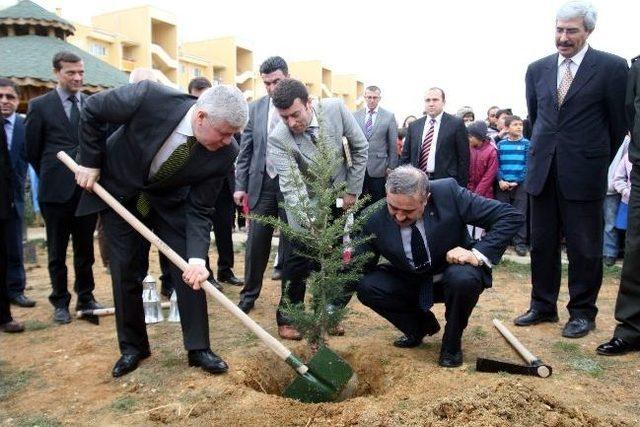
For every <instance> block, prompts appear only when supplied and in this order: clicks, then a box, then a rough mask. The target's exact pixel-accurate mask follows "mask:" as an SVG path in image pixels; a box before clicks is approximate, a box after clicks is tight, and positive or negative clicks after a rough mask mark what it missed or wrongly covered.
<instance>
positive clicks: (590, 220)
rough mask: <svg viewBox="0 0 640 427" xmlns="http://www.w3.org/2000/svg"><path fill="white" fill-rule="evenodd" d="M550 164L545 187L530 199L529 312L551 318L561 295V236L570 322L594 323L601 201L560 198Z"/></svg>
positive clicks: (599, 271) (598, 282) (599, 277)
mask: <svg viewBox="0 0 640 427" xmlns="http://www.w3.org/2000/svg"><path fill="white" fill-rule="evenodd" d="M556 176H557V175H556V170H555V162H552V166H551V170H550V171H549V176H548V178H547V182H546V183H545V186H544V188H543V189H542V192H541V193H540V195H538V196H531V201H530V202H531V281H532V285H533V286H532V290H531V309H533V310H537V311H540V312H543V313H555V312H556V311H557V307H556V303H557V301H558V293H559V292H560V277H561V264H560V249H561V240H562V237H563V236H564V238H565V240H566V244H567V257H568V258H569V303H568V304H567V309H568V310H569V315H570V316H571V318H576V317H579V318H586V319H589V320H593V319H595V317H596V314H597V313H598V309H597V307H596V299H597V298H598V292H599V291H600V286H601V285H602V230H603V223H604V222H603V221H604V220H603V215H602V203H603V199H599V200H591V201H574V200H567V199H565V198H564V197H563V196H562V194H561V192H560V189H559V188H558V182H557V179H556Z"/></svg>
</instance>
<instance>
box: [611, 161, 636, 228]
mask: <svg viewBox="0 0 640 427" xmlns="http://www.w3.org/2000/svg"><path fill="white" fill-rule="evenodd" d="M632 167H633V164H632V163H631V161H630V160H629V152H627V153H626V154H625V155H624V156H623V157H622V160H621V161H620V163H619V164H618V167H617V168H616V173H615V175H614V176H613V188H615V190H616V191H617V192H618V193H620V196H621V197H620V204H619V205H618V214H617V216H616V228H617V229H619V230H626V229H627V216H628V209H629V208H628V206H629V194H630V193H631V168H632Z"/></svg>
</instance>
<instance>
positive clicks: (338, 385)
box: [283, 346, 353, 403]
mask: <svg viewBox="0 0 640 427" xmlns="http://www.w3.org/2000/svg"><path fill="white" fill-rule="evenodd" d="M307 367H308V368H309V371H308V372H307V373H306V374H304V375H298V376H297V377H296V379H295V380H293V382H292V383H291V384H289V386H288V387H287V388H286V389H285V390H284V393H283V395H284V396H285V397H289V398H291V399H296V400H299V401H301V402H304V403H320V402H333V401H335V400H337V399H338V397H339V396H340V394H341V393H342V391H343V389H344V388H345V387H346V386H347V384H348V383H349V380H351V377H352V376H353V369H351V366H349V364H348V363H347V362H346V361H345V360H344V359H343V358H342V357H340V356H338V355H337V354H336V353H334V352H333V351H331V350H330V349H329V348H328V347H324V346H323V347H321V348H320V350H318V352H317V353H316V354H315V355H314V356H313V357H312V358H311V360H309V363H307Z"/></svg>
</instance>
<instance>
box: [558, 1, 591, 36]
mask: <svg viewBox="0 0 640 427" xmlns="http://www.w3.org/2000/svg"><path fill="white" fill-rule="evenodd" d="M576 18H582V21H583V22H584V28H585V29H586V30H587V31H589V32H591V31H593V29H594V28H596V21H597V20H598V11H597V10H596V8H595V6H594V5H593V4H591V3H589V2H587V1H584V0H573V1H570V2H567V3H565V4H563V5H562V6H560V9H558V13H556V20H562V21H568V20H570V19H576Z"/></svg>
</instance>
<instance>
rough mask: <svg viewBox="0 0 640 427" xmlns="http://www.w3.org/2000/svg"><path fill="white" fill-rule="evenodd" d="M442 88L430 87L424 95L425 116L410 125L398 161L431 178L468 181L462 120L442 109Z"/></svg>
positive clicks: (466, 150)
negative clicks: (410, 165) (417, 169)
mask: <svg viewBox="0 0 640 427" xmlns="http://www.w3.org/2000/svg"><path fill="white" fill-rule="evenodd" d="M445 102H446V101H445V96H444V91H443V90H442V89H440V88H437V87H433V88H431V89H429V90H428V91H427V93H426V94H425V96H424V108H425V112H426V115H425V116H424V117H421V118H419V119H418V120H416V121H415V122H413V123H411V124H410V125H409V128H408V129H407V136H406V137H405V139H404V146H403V148H402V155H401V156H400V164H403V165H404V164H408V163H409V164H412V165H413V166H415V167H417V168H419V169H421V170H422V171H424V172H426V174H427V176H428V177H429V178H430V179H439V178H453V179H455V180H456V181H457V182H458V184H459V185H460V186H461V187H466V186H467V181H468V180H469V138H468V136H467V128H466V127H465V126H464V122H463V121H462V119H460V118H458V117H455V116H452V115H451V114H448V113H445V112H444V105H445Z"/></svg>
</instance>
